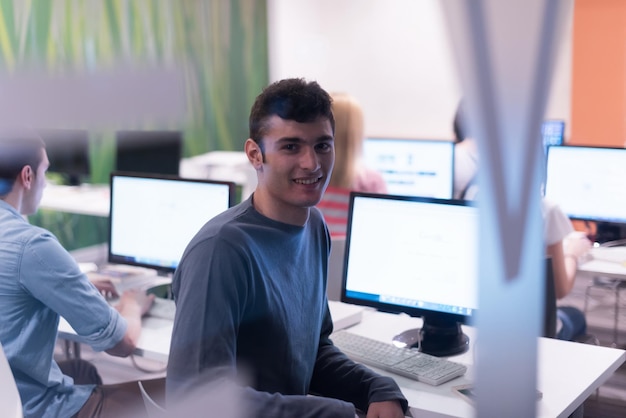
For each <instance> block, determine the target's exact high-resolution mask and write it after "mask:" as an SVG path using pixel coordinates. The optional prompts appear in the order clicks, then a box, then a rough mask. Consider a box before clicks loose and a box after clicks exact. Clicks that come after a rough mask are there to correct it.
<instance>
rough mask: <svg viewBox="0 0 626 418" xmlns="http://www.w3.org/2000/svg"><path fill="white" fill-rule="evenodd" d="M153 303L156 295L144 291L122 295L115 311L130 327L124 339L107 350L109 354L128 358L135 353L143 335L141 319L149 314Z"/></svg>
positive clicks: (128, 292)
mask: <svg viewBox="0 0 626 418" xmlns="http://www.w3.org/2000/svg"><path fill="white" fill-rule="evenodd" d="M153 302H154V295H152V294H150V295H147V294H146V292H145V291H143V290H135V289H133V290H127V291H125V292H124V293H122V295H121V296H120V300H119V302H118V303H117V304H116V305H115V309H116V310H117V311H118V312H119V313H120V315H122V317H124V319H125V320H126V323H127V325H128V326H127V328H126V334H124V338H122V340H121V341H120V342H119V343H117V344H116V345H115V346H114V347H113V348H111V349H109V350H106V352H107V353H109V354H111V355H113V356H119V357H126V356H129V355H130V354H132V353H133V351H135V348H137V341H139V336H140V334H141V317H142V316H143V315H144V314H146V312H148V310H149V309H150V307H151V306H152V303H153Z"/></svg>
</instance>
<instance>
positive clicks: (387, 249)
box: [341, 193, 478, 355]
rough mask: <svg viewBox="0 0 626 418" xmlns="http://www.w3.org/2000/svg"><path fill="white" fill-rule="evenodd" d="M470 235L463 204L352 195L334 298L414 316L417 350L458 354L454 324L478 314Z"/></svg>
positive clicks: (473, 235)
mask: <svg viewBox="0 0 626 418" xmlns="http://www.w3.org/2000/svg"><path fill="white" fill-rule="evenodd" d="M477 234H478V210H477V208H476V207H475V206H472V203H471V202H469V201H461V200H443V199H432V198H421V197H409V196H391V195H375V194H365V193H352V194H351V196H350V212H349V219H348V234H347V237H346V248H345V250H344V260H345V261H344V271H343V282H342V289H341V300H342V301H343V302H347V303H353V304H357V305H365V306H371V307H374V308H377V309H380V310H383V311H387V312H403V313H406V314H409V315H411V316H420V317H422V318H423V320H424V326H423V328H422V334H421V338H422V341H421V346H420V347H419V348H420V349H421V350H422V351H424V352H427V353H429V354H433V355H452V354H457V353H460V352H463V351H465V350H466V349H467V344H468V340H467V337H466V336H465V335H463V334H462V331H461V327H460V324H461V323H467V322H469V321H470V320H471V318H472V316H473V315H474V313H475V311H476V308H477V297H478V295H477V268H478V254H477V248H478V246H477V242H478V239H477ZM406 336H409V337H410V338H409V341H410V343H411V344H413V343H414V342H415V340H418V338H417V333H415V332H413V331H409V332H408V333H407V335H406ZM406 336H403V338H404V337H406ZM405 342H406V341H405Z"/></svg>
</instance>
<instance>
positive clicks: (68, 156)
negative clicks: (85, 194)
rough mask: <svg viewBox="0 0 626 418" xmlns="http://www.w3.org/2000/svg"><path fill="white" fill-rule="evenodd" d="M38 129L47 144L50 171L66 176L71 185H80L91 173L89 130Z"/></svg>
mask: <svg viewBox="0 0 626 418" xmlns="http://www.w3.org/2000/svg"><path fill="white" fill-rule="evenodd" d="M36 131H37V134H38V135H39V136H40V138H41V139H42V140H43V141H44V144H45V146H46V154H47V156H48V160H49V161H50V166H49V167H48V172H50V173H56V174H60V175H62V176H64V177H66V178H67V182H68V183H69V184H70V185H78V184H80V183H81V182H82V179H84V178H86V177H89V176H90V175H91V161H90V156H89V152H90V148H89V131H88V130H86V129H65V128H39V129H37V130H36Z"/></svg>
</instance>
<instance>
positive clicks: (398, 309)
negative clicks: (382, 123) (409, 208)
mask: <svg viewBox="0 0 626 418" xmlns="http://www.w3.org/2000/svg"><path fill="white" fill-rule="evenodd" d="M358 197H373V198H378V199H385V200H402V201H413V202H421V203H434V204H446V205H456V206H472V207H476V204H475V202H473V201H469V200H459V199H438V198H431V197H420V196H399V195H388V194H378V193H364V192H351V193H350V204H349V210H348V225H347V229H346V244H345V250H344V261H343V272H342V279H341V301H342V302H344V303H350V304H353V305H359V306H367V307H371V308H375V309H377V310H379V311H383V312H390V313H405V314H407V315H409V316H412V317H421V318H426V317H428V318H431V319H432V318H435V319H443V320H445V321H448V322H453V321H454V322H458V323H461V324H470V323H471V322H472V320H473V319H474V318H475V316H476V314H477V311H478V309H473V311H472V315H460V314H454V313H450V312H439V311H432V310H429V309H421V308H413V307H408V306H400V305H392V304H389V303H384V302H379V301H372V300H366V299H359V298H354V297H350V296H348V295H347V294H346V290H347V289H346V281H347V274H348V268H347V267H348V261H349V258H350V241H351V239H352V237H351V236H352V212H353V207H354V200H355V199H356V198H358Z"/></svg>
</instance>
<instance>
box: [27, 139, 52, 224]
mask: <svg viewBox="0 0 626 418" xmlns="http://www.w3.org/2000/svg"><path fill="white" fill-rule="evenodd" d="M41 154H42V157H41V158H42V160H41V163H40V164H39V167H37V171H36V172H34V173H33V175H34V177H33V179H32V183H31V187H30V190H28V191H27V192H26V193H25V195H24V201H23V202H22V210H21V212H22V214H23V215H32V214H33V213H35V212H37V208H38V207H39V203H40V202H41V197H42V196H43V189H44V188H45V187H46V184H47V180H46V171H48V167H49V166H50V162H49V161H48V155H47V154H46V150H45V149H43V148H42V149H41Z"/></svg>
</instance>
